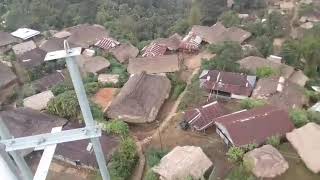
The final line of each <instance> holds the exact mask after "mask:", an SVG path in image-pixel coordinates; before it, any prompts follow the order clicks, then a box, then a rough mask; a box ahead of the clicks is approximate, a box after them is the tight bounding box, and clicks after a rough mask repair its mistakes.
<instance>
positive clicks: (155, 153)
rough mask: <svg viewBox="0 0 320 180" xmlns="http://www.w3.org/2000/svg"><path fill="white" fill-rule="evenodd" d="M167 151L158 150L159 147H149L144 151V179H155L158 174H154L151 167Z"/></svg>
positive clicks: (158, 161)
mask: <svg viewBox="0 0 320 180" xmlns="http://www.w3.org/2000/svg"><path fill="white" fill-rule="evenodd" d="M167 153H168V152H167V151H163V150H159V149H150V150H148V151H147V153H146V157H147V168H148V170H147V174H146V176H145V179H146V180H157V179H159V178H158V175H157V174H155V173H154V172H153V171H152V170H151V168H152V167H154V166H156V165H158V164H159V163H160V160H161V159H162V158H163V157H164V156H165V155H166V154H167Z"/></svg>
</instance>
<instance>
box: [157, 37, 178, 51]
mask: <svg viewBox="0 0 320 180" xmlns="http://www.w3.org/2000/svg"><path fill="white" fill-rule="evenodd" d="M181 41H182V37H181V36H180V35H179V34H177V33H175V34H173V35H172V36H170V37H168V38H159V39H156V40H154V41H153V43H157V44H161V45H164V46H166V47H167V48H168V49H169V50H170V51H175V50H178V49H179V45H180V43H181Z"/></svg>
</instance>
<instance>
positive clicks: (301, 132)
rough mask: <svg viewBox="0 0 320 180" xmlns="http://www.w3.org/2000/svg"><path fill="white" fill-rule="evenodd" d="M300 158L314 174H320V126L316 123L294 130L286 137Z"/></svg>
mask: <svg viewBox="0 0 320 180" xmlns="http://www.w3.org/2000/svg"><path fill="white" fill-rule="evenodd" d="M286 137H287V139H288V141H289V142H290V143H291V144H292V146H293V147H294V148H295V149H296V151H297V152H298V154H299V156H300V157H301V159H302V160H303V162H304V163H305V164H306V166H307V167H308V169H310V170H311V171H312V172H313V173H319V172H320V158H319V157H320V156H319V152H320V143H318V142H319V139H320V126H319V125H318V124H316V123H308V124H307V125H305V126H303V127H301V128H298V129H294V130H293V131H292V132H289V133H287V135H286Z"/></svg>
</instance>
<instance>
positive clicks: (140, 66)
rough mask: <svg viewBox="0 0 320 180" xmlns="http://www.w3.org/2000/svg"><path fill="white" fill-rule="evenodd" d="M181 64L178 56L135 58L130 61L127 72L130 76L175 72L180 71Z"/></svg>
mask: <svg viewBox="0 0 320 180" xmlns="http://www.w3.org/2000/svg"><path fill="white" fill-rule="evenodd" d="M179 62H180V61H179V57H178V55H176V54H172V55H164V56H152V57H141V58H134V59H130V60H129V65H128V68H127V70H128V72H129V73H130V74H137V73H141V72H147V73H149V74H153V73H168V72H175V71H179V69H180V65H179Z"/></svg>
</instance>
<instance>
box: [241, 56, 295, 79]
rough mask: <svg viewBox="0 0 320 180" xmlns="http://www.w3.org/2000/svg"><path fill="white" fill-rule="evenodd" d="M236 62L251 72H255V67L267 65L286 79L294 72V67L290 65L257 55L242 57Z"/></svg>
mask: <svg viewBox="0 0 320 180" xmlns="http://www.w3.org/2000/svg"><path fill="white" fill-rule="evenodd" d="M238 63H239V64H240V66H241V68H244V69H247V70H250V71H251V72H252V73H256V71H257V69H259V68H265V67H269V68H271V69H273V70H274V71H276V72H275V73H276V74H279V75H281V76H283V77H284V78H286V79H288V78H290V76H291V75H292V73H293V72H294V68H293V67H291V66H288V65H286V64H282V63H278V62H274V61H271V60H268V59H265V58H261V57H257V56H249V57H246V58H243V59H241V60H239V61H238Z"/></svg>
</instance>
